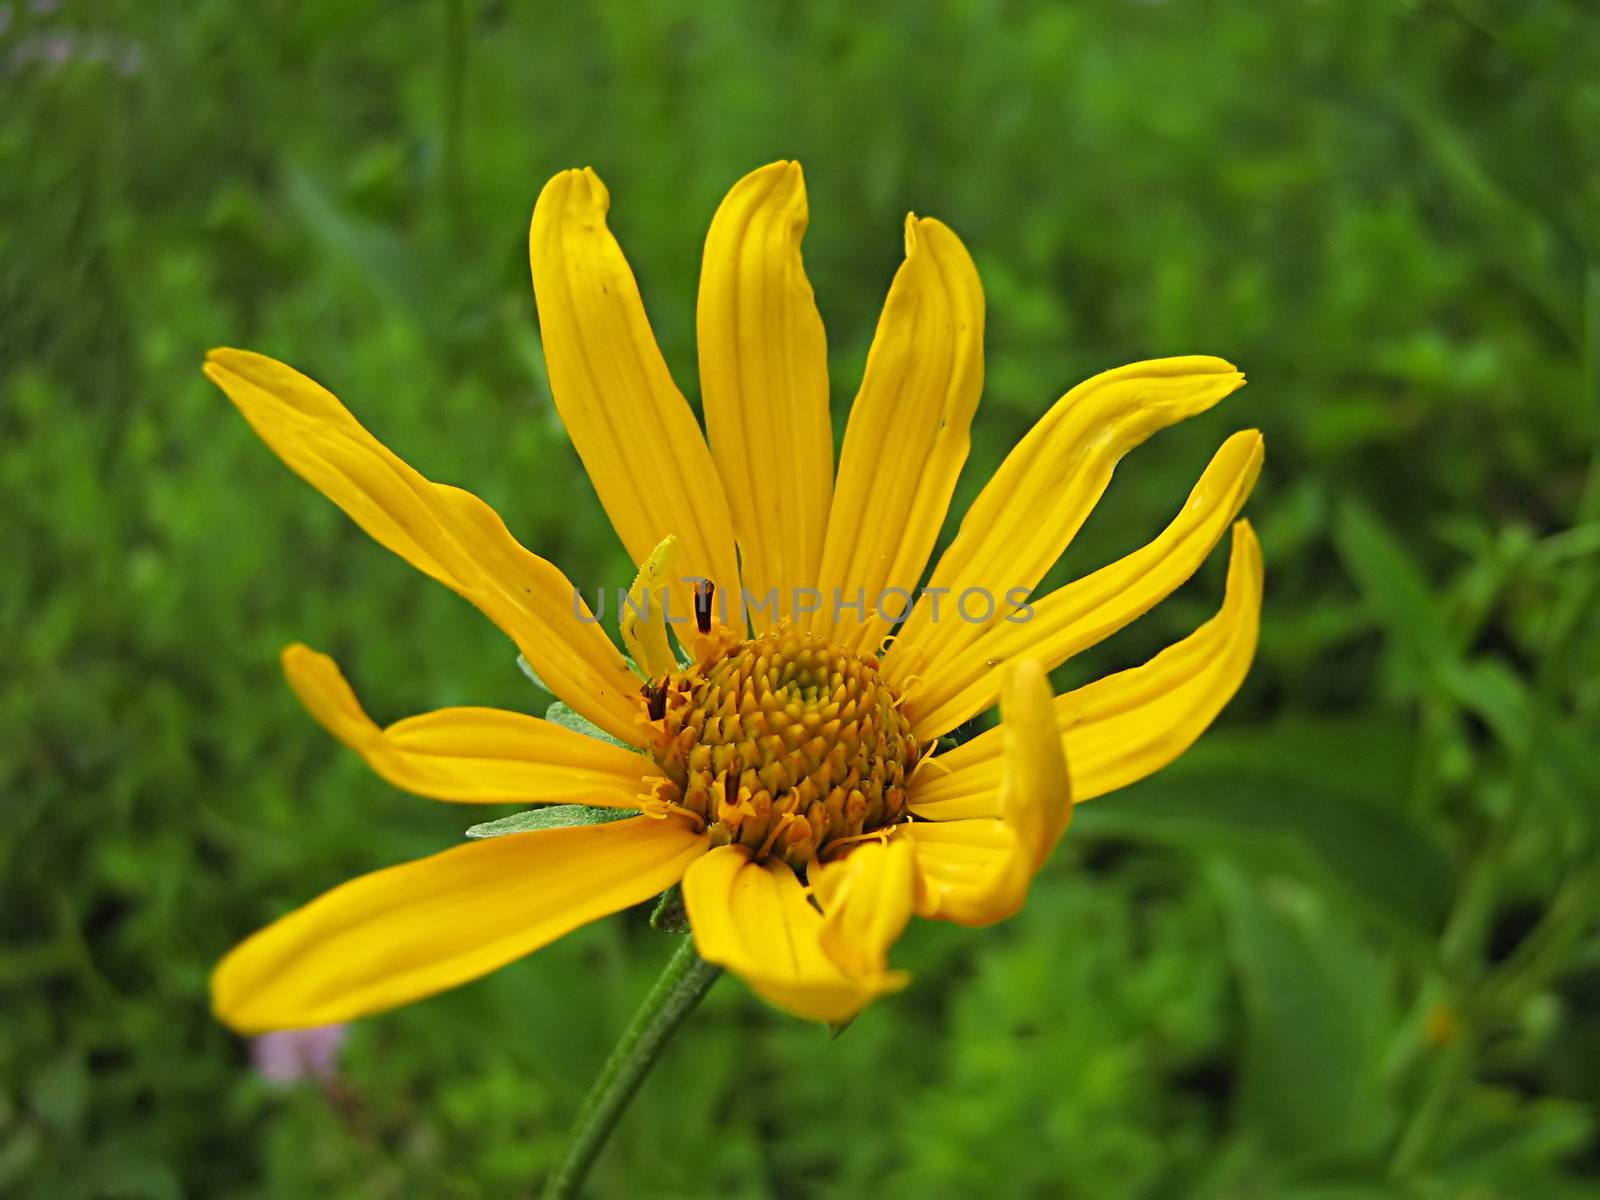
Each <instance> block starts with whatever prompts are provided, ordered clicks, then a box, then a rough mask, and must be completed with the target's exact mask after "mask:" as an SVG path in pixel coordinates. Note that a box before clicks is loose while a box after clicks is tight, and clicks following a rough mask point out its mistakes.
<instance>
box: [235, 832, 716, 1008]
mask: <svg viewBox="0 0 1600 1200" xmlns="http://www.w3.org/2000/svg"><path fill="white" fill-rule="evenodd" d="M704 848H705V838H704V836H703V835H700V834H695V833H691V832H690V831H689V830H688V829H687V828H686V827H685V826H683V825H682V824H679V823H677V822H674V821H670V820H665V821H658V820H652V819H651V818H649V817H635V818H633V819H631V820H626V821H612V822H610V823H608V824H604V825H587V826H581V827H577V828H570V829H547V830H542V831H540V832H537V833H518V834H510V835H507V836H505V837H498V838H490V839H487V840H485V841H481V842H470V843H468V844H467V845H464V846H457V847H455V848H454V849H452V850H446V851H445V852H444V853H443V854H435V855H433V856H431V857H429V858H421V859H417V860H416V861H415V862H408V863H403V864H401V865H400V866H397V867H390V868H388V869H387V870H383V871H376V872H374V873H373V874H370V875H363V876H361V877H360V878H358V879H353V880H351V881H350V882H349V883H346V884H343V885H341V886H339V887H336V888H334V889H333V890H332V891H331V892H327V893H325V894H324V895H322V896H320V897H318V898H317V899H316V900H313V901H312V902H311V903H310V904H308V905H306V906H305V907H304V908H301V909H298V910H296V911H295V912H292V913H290V914H289V915H288V916H286V917H284V918H282V919H281V920H279V921H276V922H274V923H273V924H271V925H269V926H267V927H266V928H265V929H263V930H261V931H260V932H259V933H257V934H255V935H254V936H253V937H250V938H248V939H247V940H245V941H244V942H242V943H241V944H240V945H238V946H237V947H235V948H234V950H233V951H232V952H230V953H229V954H228V955H227V957H226V958H224V959H223V960H222V962H221V963H220V964H218V966H217V969H216V972H215V973H214V974H213V975H212V977H211V1005H212V1009H213V1011H214V1012H215V1013H216V1014H217V1016H218V1017H219V1018H220V1019H221V1020H223V1021H225V1022H226V1023H227V1024H228V1025H230V1026H232V1027H233V1028H234V1029H236V1030H238V1031H239V1032H241V1033H261V1032H265V1031H267V1030H271V1029H294V1028H300V1027H303V1026H307V1025H326V1024H329V1023H331V1022H335V1021H348V1020H350V1019H352V1018H354V1017H361V1016H365V1015H367V1014H368V1013H374V1012H379V1011H381V1010H383V1009H386V1008H393V1007H394V1006H396V1005H398V1004H405V1003H407V1002H408V1001H411V1000H417V999H420V998H422V997H423V996H431V995H433V994H434V993H435V992H441V991H443V990H445V989H446V988H450V987H454V986H456V985H457V984H461V983H465V982H467V981H468V980H469V979H476V978H477V977H478V976H480V975H485V974H487V973H488V972H490V971H493V970H494V969H496V968H497V967H501V966H504V965H505V964H506V963H508V962H511V961H512V960H514V959H518V958H521V957H522V956H523V955H525V954H529V953H531V952H532V951H534V950H537V949H538V948H539V947H541V946H544V945H547V944H549V943H550V942H553V941H555V940H556V939H557V938H559V937H561V936H562V935H563V934H566V933H570V932H571V931H572V930H574V929H576V928H577V927H578V926H580V925H586V924H588V923H589V922H590V921H593V920H596V919H598V918H600V917H603V916H606V915H608V914H610V913H614V912H616V911H618V910H619V909H623V908H627V907H628V906H629V905H631V904H637V903H639V902H640V901H642V900H647V899H649V898H650V897H651V896H653V895H655V894H656V893H658V892H661V891H663V890H665V889H666V888H668V887H670V886H672V884H673V883H675V882H676V881H677V880H678V879H679V878H680V877H681V876H682V874H683V871H684V868H685V867H687V866H688V865H689V863H690V862H691V861H692V860H693V859H694V858H695V857H697V856H698V855H699V854H701V853H702V852H703V850H704Z"/></svg>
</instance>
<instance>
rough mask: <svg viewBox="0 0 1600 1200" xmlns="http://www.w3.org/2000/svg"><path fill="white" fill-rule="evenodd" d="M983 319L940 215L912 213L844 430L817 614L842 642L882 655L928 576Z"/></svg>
mask: <svg viewBox="0 0 1600 1200" xmlns="http://www.w3.org/2000/svg"><path fill="white" fill-rule="evenodd" d="M983 315H984V310H983V287H982V285H981V284H980V283H979V281H978V271H977V268H976V267H974V266H973V264H972V258H971V256H970V255H968V253H967V250H966V247H965V246H963V245H962V244H961V239H960V238H958V237H956V235H955V234H954V233H952V232H951V231H950V230H949V229H948V228H947V227H946V226H945V225H943V224H941V223H940V222H939V221H936V220H933V219H932V218H929V217H921V218H918V217H916V216H911V217H907V218H906V258H905V262H904V263H903V264H901V267H900V270H899V272H898V273H897V274H896V275H895V277H894V283H893V284H892V285H891V287H890V288H889V298H888V300H887V301H885V303H884V306H883V315H882V316H881V317H880V318H879V320H878V330H877V333H876V334H875V336H874V337H873V339H872V348H871V350H870V351H869V352H868V355H867V368H866V372H865V374H864V375H863V377H862V380H861V390H860V391H859V392H858V393H857V394H856V399H855V403H854V405H852V406H851V409H850V419H849V422H848V423H847V424H846V426H845V431H844V446H843V448H842V450H841V452H840V458H839V475H838V480H837V482H836V484H835V486H834V492H833V508H832V511H831V512H830V514H829V517H828V536H827V538H826V540H825V542H824V544H823V551H822V566H821V568H820V570H819V572H818V577H817V592H818V597H817V603H818V608H817V611H816V612H815V613H813V614H811V615H810V618H809V622H810V628H811V629H812V631H813V632H815V633H817V634H819V635H822V636H824V637H828V638H829V639H830V640H832V641H833V642H834V644H835V645H837V646H839V647H840V648H842V649H848V650H854V651H855V652H857V653H876V652H877V649H878V645H879V643H880V642H881V641H882V640H883V638H884V635H885V634H887V633H888V631H889V628H890V626H891V625H892V624H893V623H894V621H895V620H898V619H899V617H900V616H901V615H902V611H901V609H902V596H901V595H900V594H899V593H902V592H903V593H904V596H903V605H904V606H905V607H909V605H910V602H911V589H914V588H915V587H916V586H917V581H918V580H919V579H920V578H921V577H922V570H923V568H924V567H925V566H926V565H927V562H928V555H929V553H930V552H932V550H933V543H934V541H935V539H936V538H937V537H938V536H939V527H940V526H941V525H942V524H943V523H944V517H945V512H946V510H947V509H948V508H949V505H950V495H951V493H952V492H953V491H954V490H955V486H956V478H957V476H959V475H960V474H961V467H962V464H963V463H965V462H966V459H967V450H968V447H969V444H970V434H971V427H972V415H973V413H974V412H975V411H977V407H978V397H979V394H980V393H981V392H982V391H983ZM880 601H881V602H882V604H881V605H880ZM857 602H859V603H860V605H861V608H859V609H856V608H847V607H846V606H851V605H855V604H857ZM885 610H887V611H885ZM861 613H865V616H862V615H860V614H861Z"/></svg>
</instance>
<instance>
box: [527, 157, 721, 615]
mask: <svg viewBox="0 0 1600 1200" xmlns="http://www.w3.org/2000/svg"><path fill="white" fill-rule="evenodd" d="M610 205H611V197H610V194H609V193H608V192H607V191H606V187H605V184H603V183H601V182H600V177H599V176H598V175H596V174H595V173H594V172H593V171H592V170H589V169H587V168H585V169H584V170H581V171H563V172H562V173H561V174H559V175H557V176H556V177H555V178H554V179H552V180H551V181H550V182H549V183H548V184H546V185H545V188H544V191H543V192H541V193H540V194H539V202H538V204H537V205H535V207H534V210H533V223H532V226H531V227H530V229H529V232H528V255H529V261H530V262H531V264H532V267H533V293H534V299H535V301H536V302H537V304H538V308H539V329H540V333H541V335H542V337H543V340H544V356H545V363H546V365H547V366H548V368H549V372H550V391H551V393H552V395H553V396H554V397H555V402H556V410H557V411H558V412H559V413H560V414H561V420H562V421H563V422H564V423H565V424H566V427H567V433H568V434H569V435H570V436H571V437H572V444H573V446H574V447H576V448H577V451H578V457H579V458H581V459H582V460H583V465H584V467H585V468H586V469H587V470H588V472H589V478H590V479H591V480H592V481H593V483H594V489H595V492H596V493H597V494H598V495H599V497H600V503H601V504H602V505H604V506H605V510H606V514H607V515H608V516H609V517H610V518H611V524H612V525H613V526H615V527H616V530H617V534H618V536H619V537H621V539H622V544H623V546H624V547H626V548H627V551H628V554H629V556H630V557H632V559H633V561H634V562H644V561H645V560H646V559H647V558H649V556H650V554H651V552H652V551H653V550H654V549H655V548H656V547H657V546H658V545H660V544H661V541H662V539H663V538H665V537H667V536H668V535H671V534H675V535H677V538H678V541H679V543H680V546H681V552H682V555H683V559H682V565H683V571H684V574H686V575H694V576H700V577H704V578H706V579H710V580H711V581H712V582H713V583H715V584H716V585H717V587H718V588H720V589H723V591H724V595H725V596H728V597H735V596H737V595H738V586H739V571H738V565H737V563H736V561H735V558H734V547H733V525H732V522H731V520H730V518H729V515H728V502H727V500H726V498H725V497H724V495H723V491H722V480H721V479H720V478H719V477H718V475H717V472H716V468H715V467H714V466H713V465H712V462H711V452H710V451H709V450H707V449H706V442H705V438H704V437H702V436H701V434H700V426H699V424H698V423H697V422H696V421H695V418H694V413H693V412H692V411H690V408H689V405H688V403H687V402H686V401H685V400H684V398H683V394H682V393H681V392H679V391H678V387H677V385H676V384H675V383H673V381H672V375H671V373H670V372H669V371H668V370H667V364H666V360H665V359H663V358H662V357H661V351H660V349H659V348H658V347H657V345H656V340H655V336H654V335H653V334H652V333H651V331H650V322H649V320H648V318H646V316H645V311H644V301H643V300H642V299H641V298H640V296H639V285H638V284H637V283H636V282H634V278H633V272H632V270H630V269H629V267H628V260H627V259H626V258H624V257H623V254H622V248H621V247H620V246H619V245H617V241H616V239H615V238H614V237H612V236H611V230H610V229H609V228H607V226H606V212H607V210H608V209H609V208H610ZM672 599H673V608H674V611H675V612H676V613H678V614H681V615H682V616H685V617H686V616H688V615H689V614H691V613H693V611H694V609H693V606H692V605H693V598H692V591H691V589H690V588H689V587H688V586H686V585H683V584H681V583H680V584H677V585H675V586H674V588H673V593H672Z"/></svg>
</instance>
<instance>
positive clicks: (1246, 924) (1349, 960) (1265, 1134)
mask: <svg viewBox="0 0 1600 1200" xmlns="http://www.w3.org/2000/svg"><path fill="white" fill-rule="evenodd" d="M1206 875H1207V879H1208V881H1209V882H1210V883H1211V885H1212V889H1213V891H1214V893H1215V894H1216V896H1217V900H1218V902H1219V903H1220V904H1221V906H1222V911H1223V915H1224V917H1225V919H1226V922H1227V926H1228V941H1229V948H1230V950H1231V953H1232V957H1233V960H1234V968H1235V971H1236V972H1237V975H1238V979H1239V991H1240V998H1241V1000H1242V1002H1243V1005H1244V1010H1245V1046H1244V1056H1243V1076H1242V1079H1241V1081H1240V1088H1239V1096H1238V1103H1239V1109H1240V1116H1241V1118H1242V1120H1243V1123H1244V1124H1245V1125H1246V1126H1247V1127H1249V1128H1250V1129H1251V1130H1252V1131H1253V1132H1254V1133H1256V1134H1257V1136H1259V1137H1260V1138H1261V1140H1262V1141H1264V1142H1266V1143H1268V1144H1269V1145H1273V1146H1276V1147H1278V1148H1280V1149H1282V1150H1286V1151H1289V1152H1291V1153H1293V1152H1300V1153H1306V1152H1310V1153H1316V1154H1319V1155H1325V1154H1328V1153H1330V1152H1334V1151H1337V1150H1339V1149H1342V1148H1346V1147H1350V1146H1352V1145H1353V1144H1355V1143H1357V1142H1360V1141H1362V1140H1364V1139H1366V1138H1370V1137H1371V1136H1372V1135H1373V1134H1374V1133H1375V1132H1376V1131H1377V1130H1379V1129H1381V1123H1382V1091H1383V1089H1382V1080H1381V1076H1380V1060H1381V1053H1382V1044H1383V1036H1384V1031H1385V1029H1386V1028H1387V1026H1388V1024H1389V1023H1390V1022H1391V1021H1392V1020H1393V1015H1394V1014H1393V1013H1391V1012H1389V1011H1388V1008H1389V1004H1388V1001H1387V999H1386V997H1387V996H1388V994H1389V983H1388V980H1387V979H1386V978H1385V971H1384V969H1383V965H1382V963H1381V961H1380V960H1379V959H1378V957H1377V956H1376V955H1375V954H1374V953H1373V952H1372V951H1371V950H1370V949H1369V948H1368V947H1366V946H1364V945H1363V944H1362V943H1361V941H1360V939H1359V938H1358V937H1357V936H1356V935H1355V933H1354V931H1353V930H1351V929H1350V928H1349V927H1348V926H1347V925H1346V924H1345V923H1344V922H1342V921H1341V920H1339V918H1338V914H1337V910H1335V909H1333V908H1332V907H1330V906H1327V905H1321V904H1318V903H1315V902H1313V901H1312V898H1311V897H1309V896H1307V895H1305V894H1304V893H1300V894H1296V893H1294V892H1293V891H1285V890H1283V889H1278V890H1269V889H1264V888H1262V887H1261V886H1260V885H1259V883H1258V881H1256V880H1253V879H1250V878H1249V877H1248V876H1246V875H1245V874H1244V873H1243V872H1242V871H1239V870H1237V869H1236V868H1234V867H1232V866H1230V865H1227V864H1225V863H1222V862H1213V863H1211V864H1209V866H1208V869H1207V872H1206Z"/></svg>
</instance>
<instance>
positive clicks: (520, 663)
mask: <svg viewBox="0 0 1600 1200" xmlns="http://www.w3.org/2000/svg"><path fill="white" fill-rule="evenodd" d="M517 670H519V671H521V672H522V673H523V674H524V675H526V676H527V677H528V678H529V680H531V681H532V683H533V686H534V687H536V688H538V689H539V690H540V691H545V692H549V693H550V694H551V695H552V696H553V695H555V689H554V688H553V687H551V686H550V685H549V684H548V683H546V682H545V681H544V680H542V679H540V678H539V672H537V671H535V670H534V669H533V664H532V663H530V662H529V661H528V660H527V659H526V658H524V657H523V656H522V655H520V654H519V655H517Z"/></svg>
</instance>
